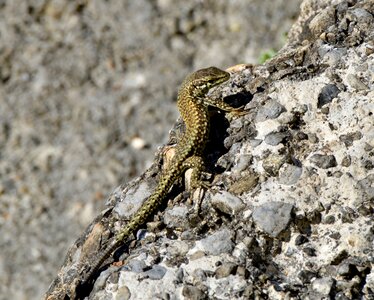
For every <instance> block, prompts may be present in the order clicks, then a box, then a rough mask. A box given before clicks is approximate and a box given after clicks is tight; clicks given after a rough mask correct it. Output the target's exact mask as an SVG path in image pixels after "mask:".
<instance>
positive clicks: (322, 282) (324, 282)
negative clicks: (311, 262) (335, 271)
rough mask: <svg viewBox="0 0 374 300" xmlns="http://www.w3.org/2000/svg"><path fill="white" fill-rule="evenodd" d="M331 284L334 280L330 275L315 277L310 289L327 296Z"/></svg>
mask: <svg viewBox="0 0 374 300" xmlns="http://www.w3.org/2000/svg"><path fill="white" fill-rule="evenodd" d="M333 284H334V280H333V279H332V278H330V277H323V278H317V279H315V280H314V281H313V282H312V289H313V290H315V291H316V292H317V293H319V294H321V295H324V296H328V295H329V294H330V292H331V289H332V286H333Z"/></svg>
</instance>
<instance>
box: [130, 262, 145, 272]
mask: <svg viewBox="0 0 374 300" xmlns="http://www.w3.org/2000/svg"><path fill="white" fill-rule="evenodd" d="M128 267H129V268H130V270H131V271H132V272H135V273H141V272H143V271H144V270H145V269H146V268H147V265H146V264H145V262H144V261H143V260H137V259H132V260H130V261H129V263H128Z"/></svg>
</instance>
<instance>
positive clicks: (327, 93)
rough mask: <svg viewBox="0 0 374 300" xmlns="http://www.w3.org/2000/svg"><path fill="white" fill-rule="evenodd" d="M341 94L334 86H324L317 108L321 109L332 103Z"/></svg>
mask: <svg viewBox="0 0 374 300" xmlns="http://www.w3.org/2000/svg"><path fill="white" fill-rule="evenodd" d="M339 93H340V90H339V89H338V88H337V87H336V85H334V84H328V85H326V86H324V87H323V88H322V90H321V92H320V93H319V95H318V103H317V107H318V108H321V107H322V106H324V105H326V104H328V103H330V102H331V101H332V100H333V99H334V98H335V97H336V96H337V95H338V94H339Z"/></svg>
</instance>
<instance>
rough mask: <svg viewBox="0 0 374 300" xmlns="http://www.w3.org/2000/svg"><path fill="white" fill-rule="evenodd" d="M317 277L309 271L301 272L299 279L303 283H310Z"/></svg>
mask: <svg viewBox="0 0 374 300" xmlns="http://www.w3.org/2000/svg"><path fill="white" fill-rule="evenodd" d="M316 276H317V275H316V273H314V272H312V271H308V270H302V271H300V272H299V274H298V275H297V277H298V278H299V279H300V280H301V282H302V283H304V284H305V283H310V282H311V280H312V279H313V278H315V277H316Z"/></svg>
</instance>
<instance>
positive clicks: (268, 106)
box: [256, 99, 286, 122]
mask: <svg viewBox="0 0 374 300" xmlns="http://www.w3.org/2000/svg"><path fill="white" fill-rule="evenodd" d="M285 111H286V109H285V107H284V106H283V105H281V104H279V103H278V102H277V101H275V100H272V99H271V100H268V101H266V103H265V104H264V106H262V107H260V108H259V110H258V112H257V115H256V122H263V121H266V120H269V119H276V118H277V117H278V116H279V115H280V114H281V113H282V112H285Z"/></svg>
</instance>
